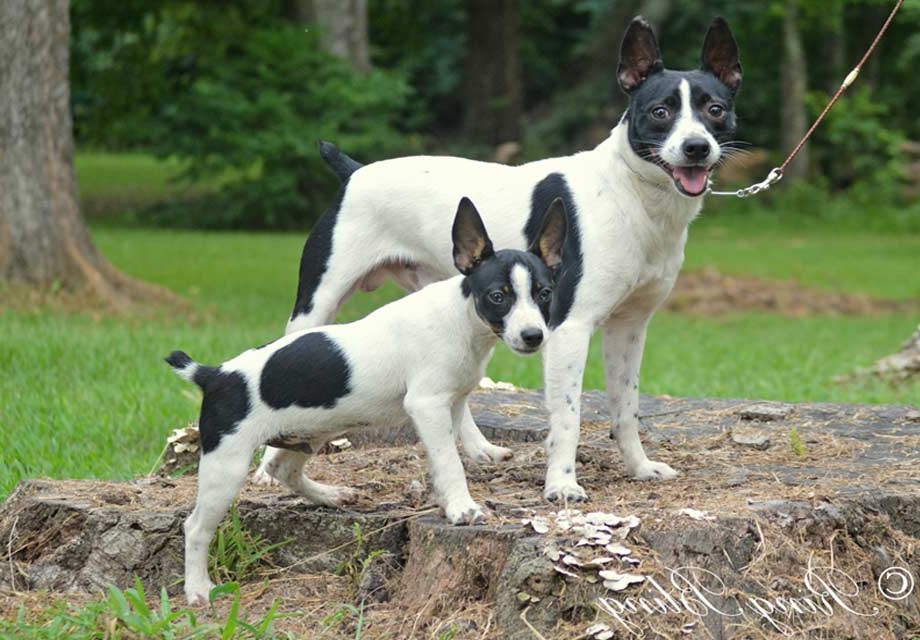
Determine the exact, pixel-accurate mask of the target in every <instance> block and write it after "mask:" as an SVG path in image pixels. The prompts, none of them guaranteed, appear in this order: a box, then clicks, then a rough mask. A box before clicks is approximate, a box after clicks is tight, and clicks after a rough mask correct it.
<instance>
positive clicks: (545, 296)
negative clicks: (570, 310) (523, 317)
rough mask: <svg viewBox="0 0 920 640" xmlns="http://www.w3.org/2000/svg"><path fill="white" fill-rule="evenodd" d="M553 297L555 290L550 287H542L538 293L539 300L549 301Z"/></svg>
mask: <svg viewBox="0 0 920 640" xmlns="http://www.w3.org/2000/svg"><path fill="white" fill-rule="evenodd" d="M552 297H553V290H552V289H550V288H549V287H544V288H542V289H540V292H539V293H538V294H537V300H538V301H540V302H549V299H550V298H552Z"/></svg>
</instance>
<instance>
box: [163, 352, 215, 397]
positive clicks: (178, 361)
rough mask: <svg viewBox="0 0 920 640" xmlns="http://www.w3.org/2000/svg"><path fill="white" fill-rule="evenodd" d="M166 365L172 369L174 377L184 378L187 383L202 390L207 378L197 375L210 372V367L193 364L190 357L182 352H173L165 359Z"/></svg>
mask: <svg viewBox="0 0 920 640" xmlns="http://www.w3.org/2000/svg"><path fill="white" fill-rule="evenodd" d="M166 363H167V364H168V365H169V366H170V367H172V368H173V370H174V371H175V372H176V375H178V376H179V377H181V378H185V379H186V380H188V381H189V382H194V383H195V384H197V385H198V386H199V387H201V388H202V390H204V382H205V380H207V378H208V376H203V375H198V374H199V372H201V373H205V372H207V371H210V370H211V369H212V368H211V367H207V366H205V365H203V364H200V363H198V362H195V361H194V360H192V358H191V356H189V355H188V354H187V353H185V352H184V351H173V352H172V353H170V354H169V355H168V356H167V357H166Z"/></svg>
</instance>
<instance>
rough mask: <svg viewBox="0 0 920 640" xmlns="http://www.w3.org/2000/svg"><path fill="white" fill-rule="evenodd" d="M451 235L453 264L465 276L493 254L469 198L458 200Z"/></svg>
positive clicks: (483, 226) (482, 225)
mask: <svg viewBox="0 0 920 640" xmlns="http://www.w3.org/2000/svg"><path fill="white" fill-rule="evenodd" d="M451 237H452V238H453V240H454V266H456V267H457V270H458V271H459V272H460V273H462V274H463V275H465V276H466V275H469V273H470V272H471V271H472V270H473V269H474V268H476V265H478V264H479V263H480V262H482V261H483V260H487V259H488V258H490V257H492V256H493V255H494V254H495V251H494V250H493V249H492V241H491V240H489V234H487V233H486V227H485V225H484V224H482V218H481V217H480V216H479V212H478V211H477V210H476V205H474V204H473V202H472V201H471V200H470V199H469V198H466V197H464V198H463V199H462V200H460V205H459V206H458V207H457V215H456V217H455V218H454V226H453V229H451Z"/></svg>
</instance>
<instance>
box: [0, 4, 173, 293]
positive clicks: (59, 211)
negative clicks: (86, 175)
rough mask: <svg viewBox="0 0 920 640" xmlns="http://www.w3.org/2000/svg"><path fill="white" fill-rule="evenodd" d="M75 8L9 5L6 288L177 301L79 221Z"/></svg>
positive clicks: (1, 233) (1, 169)
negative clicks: (140, 277) (99, 244)
mask: <svg viewBox="0 0 920 640" xmlns="http://www.w3.org/2000/svg"><path fill="white" fill-rule="evenodd" d="M68 4H69V3H68V1H67V0H48V1H46V2H0V60H2V61H3V65H2V70H0V150H2V153H0V282H9V283H19V284H25V285H28V286H30V287H33V288H47V287H49V286H51V285H56V286H60V287H63V288H65V289H67V290H70V291H80V292H81V293H91V294H96V295H98V296H99V297H101V298H103V299H105V300H109V301H112V302H125V301H128V300H130V299H132V298H137V299H143V298H145V297H147V296H150V295H155V296H156V297H158V298H162V297H163V296H164V295H165V296H168V295H169V294H168V293H166V292H165V291H164V290H161V289H159V288H158V287H153V286H150V285H144V284H142V283H139V282H136V281H134V280H132V279H130V278H127V277H126V276H124V275H122V274H121V273H119V272H118V271H117V270H116V269H115V268H114V267H112V266H111V265H110V264H109V263H108V262H107V261H106V260H105V259H104V258H103V257H102V256H101V255H100V254H99V253H98V252H97V251H96V248H95V246H94V245H93V242H92V240H91V239H90V235H89V231H88V230H87V228H86V225H85V223H84V221H83V218H82V217H81V216H80V210H79V206H78V200H77V188H76V181H75V178H74V170H73V131H72V123H71V117H70V87H69V84H68V71H69V69H68V65H69V35H70V14H69V7H68Z"/></svg>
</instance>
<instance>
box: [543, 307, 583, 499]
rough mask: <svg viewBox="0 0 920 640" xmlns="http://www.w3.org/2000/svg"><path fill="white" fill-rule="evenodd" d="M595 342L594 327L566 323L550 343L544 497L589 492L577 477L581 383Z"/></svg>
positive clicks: (546, 356) (545, 371) (546, 368)
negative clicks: (576, 460)
mask: <svg viewBox="0 0 920 640" xmlns="http://www.w3.org/2000/svg"><path fill="white" fill-rule="evenodd" d="M590 342H591V327H590V326H587V325H583V324H576V323H563V324H562V325H560V326H559V327H558V328H557V329H556V330H555V331H553V334H552V336H551V337H550V339H549V341H548V342H547V344H546V347H545V349H544V352H543V354H544V355H543V376H544V379H545V382H546V408H547V410H548V411H549V437H547V439H546V459H547V466H546V486H545V487H544V489H543V497H544V498H546V499H547V500H552V501H554V502H555V501H557V500H559V501H570V502H579V501H581V500H587V499H588V494H586V493H585V490H584V489H582V488H581V485H579V484H578V480H577V479H576V477H575V454H576V450H577V448H578V436H579V432H580V431H581V385H582V377H583V376H584V371H585V361H586V360H587V358H588V345H589V344H590Z"/></svg>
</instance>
